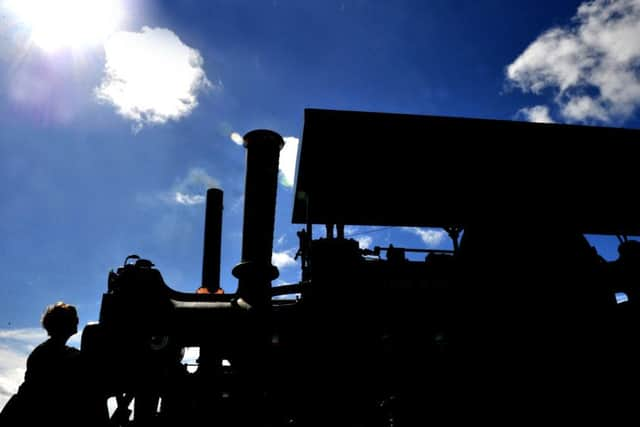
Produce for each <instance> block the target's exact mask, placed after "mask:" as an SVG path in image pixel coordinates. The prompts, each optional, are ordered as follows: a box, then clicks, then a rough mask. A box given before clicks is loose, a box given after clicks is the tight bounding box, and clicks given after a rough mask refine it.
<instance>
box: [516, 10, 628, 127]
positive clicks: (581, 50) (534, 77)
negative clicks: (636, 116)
mask: <svg viewBox="0 0 640 427" xmlns="http://www.w3.org/2000/svg"><path fill="white" fill-rule="evenodd" d="M638 40H640V0H594V1H590V2H585V3H583V4H582V5H580V7H579V8H578V12H577V14H576V16H575V17H574V19H573V23H572V26H570V27H567V28H552V29H550V30H548V31H546V32H545V33H544V34H542V35H541V36H540V37H538V39H536V40H535V41H534V42H533V43H531V44H530V45H529V46H528V47H527V48H526V49H525V51H524V52H522V54H520V56H519V57H518V58H516V60H515V61H514V62H513V63H511V64H510V65H509V66H508V67H507V78H508V79H509V80H510V81H511V82H512V83H513V84H514V85H515V86H517V87H519V88H520V89H521V90H523V91H525V92H532V93H535V94H540V93H541V91H542V90H543V89H546V88H550V89H552V90H554V91H555V98H554V100H555V102H556V103H557V104H558V105H559V106H560V111H561V114H562V115H563V117H564V118H565V119H567V120H569V121H590V120H597V121H601V122H610V121H612V120H614V119H625V118H628V117H629V116H630V115H632V114H633V112H634V111H635V109H636V108H637V107H638V105H639V104H640V66H639V65H640V43H638Z"/></svg>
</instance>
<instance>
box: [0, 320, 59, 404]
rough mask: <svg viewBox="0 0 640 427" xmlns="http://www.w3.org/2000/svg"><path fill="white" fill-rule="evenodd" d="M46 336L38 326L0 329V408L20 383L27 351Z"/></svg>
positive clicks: (22, 377)
mask: <svg viewBox="0 0 640 427" xmlns="http://www.w3.org/2000/svg"><path fill="white" fill-rule="evenodd" d="M46 338H47V335H46V333H45V331H44V330H43V329H39V328H29V329H1V330H0V408H3V407H4V405H5V404H6V403H7V401H8V400H9V398H10V397H11V396H12V395H13V394H14V393H15V392H16V391H18V387H19V386H20V384H22V381H23V379H24V372H25V369H26V362H27V357H28V356H29V353H30V352H31V350H33V348H34V347H35V346H36V345H38V344H39V343H41V342H43V341H44V340H45V339H46Z"/></svg>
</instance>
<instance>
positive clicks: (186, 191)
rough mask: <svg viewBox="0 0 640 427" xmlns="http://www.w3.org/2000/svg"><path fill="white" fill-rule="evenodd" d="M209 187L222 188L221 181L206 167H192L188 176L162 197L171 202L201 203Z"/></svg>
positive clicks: (204, 199) (181, 203)
mask: <svg viewBox="0 0 640 427" xmlns="http://www.w3.org/2000/svg"><path fill="white" fill-rule="evenodd" d="M209 188H220V183H219V182H218V180H217V179H215V178H213V177H212V176H210V175H209V174H208V173H207V172H206V171H205V170H204V169H202V168H191V169H190V170H189V172H188V173H187V176H186V177H184V178H183V179H181V180H180V181H178V182H177V183H176V184H175V185H174V188H173V189H172V190H171V191H170V192H168V193H167V194H165V195H163V197H162V198H163V199H164V200H165V201H166V202H167V203H171V204H179V205H185V206H192V205H199V204H202V203H204V202H205V201H206V196H205V194H206V192H207V190H208V189H209Z"/></svg>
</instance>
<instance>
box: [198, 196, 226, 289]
mask: <svg viewBox="0 0 640 427" xmlns="http://www.w3.org/2000/svg"><path fill="white" fill-rule="evenodd" d="M222 196H223V191H222V190H221V189H219V188H210V189H208V190H207V208H206V210H205V218H204V249H203V252H202V285H201V286H202V287H203V288H205V289H207V290H208V291H209V292H210V293H212V294H213V293H215V292H216V291H217V290H219V289H220V246H221V242H222V209H223V207H222Z"/></svg>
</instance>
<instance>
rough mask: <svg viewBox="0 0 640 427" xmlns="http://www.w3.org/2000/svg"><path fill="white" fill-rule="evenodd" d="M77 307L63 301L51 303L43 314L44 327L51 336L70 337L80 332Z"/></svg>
mask: <svg viewBox="0 0 640 427" xmlns="http://www.w3.org/2000/svg"><path fill="white" fill-rule="evenodd" d="M78 321H79V319H78V312H77V311H76V308H75V307H74V306H72V305H70V304H66V303H64V302H62V301H60V302H57V303H55V304H51V305H50V306H48V307H47V309H46V310H45V312H44V314H43V315H42V327H43V328H44V329H45V330H46V331H47V333H48V334H49V336H50V337H51V338H61V339H64V340H67V339H69V337H71V335H73V334H75V333H76V332H78Z"/></svg>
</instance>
